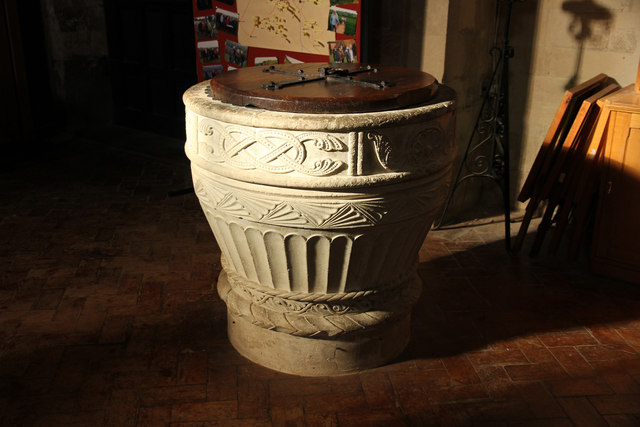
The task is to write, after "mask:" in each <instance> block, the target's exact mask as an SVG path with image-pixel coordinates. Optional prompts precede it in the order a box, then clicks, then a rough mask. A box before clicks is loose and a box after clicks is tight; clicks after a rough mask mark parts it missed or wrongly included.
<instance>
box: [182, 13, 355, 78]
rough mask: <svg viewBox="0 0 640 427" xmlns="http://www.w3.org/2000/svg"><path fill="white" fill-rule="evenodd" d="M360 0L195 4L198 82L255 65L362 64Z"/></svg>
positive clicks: (194, 19) (194, 24)
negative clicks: (360, 61) (306, 63)
mask: <svg viewBox="0 0 640 427" xmlns="http://www.w3.org/2000/svg"><path fill="white" fill-rule="evenodd" d="M361 11H362V10H361V4H360V0H193V28H194V34H195V40H196V61H197V64H196V65H197V70H198V81H203V80H208V79H210V78H212V77H213V76H215V75H216V74H218V73H221V72H224V71H229V70H234V69H237V68H241V67H251V66H255V65H259V66H267V65H273V64H285V63H303V62H331V63H353V62H359V58H360V55H361V50H360V49H361V46H360V40H361V35H360V34H361V22H362V17H361Z"/></svg>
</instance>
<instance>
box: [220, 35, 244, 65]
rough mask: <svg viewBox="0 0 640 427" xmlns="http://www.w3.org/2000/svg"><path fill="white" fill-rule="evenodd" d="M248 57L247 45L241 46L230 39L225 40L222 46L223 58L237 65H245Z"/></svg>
mask: <svg viewBox="0 0 640 427" xmlns="http://www.w3.org/2000/svg"><path fill="white" fill-rule="evenodd" d="M248 57H249V47H247V46H243V45H241V44H240V43H236V42H234V41H231V40H227V41H226V42H225V46H224V60H225V61H226V62H230V63H232V64H233V65H235V66H237V67H246V66H247V58H248Z"/></svg>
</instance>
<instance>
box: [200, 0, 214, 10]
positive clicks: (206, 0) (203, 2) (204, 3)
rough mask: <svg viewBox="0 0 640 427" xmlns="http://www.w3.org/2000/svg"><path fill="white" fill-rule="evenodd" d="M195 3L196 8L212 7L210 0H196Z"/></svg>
mask: <svg viewBox="0 0 640 427" xmlns="http://www.w3.org/2000/svg"><path fill="white" fill-rule="evenodd" d="M196 4H197V6H198V10H207V9H211V8H212V7H213V6H212V5H211V0H198V1H197V2H196Z"/></svg>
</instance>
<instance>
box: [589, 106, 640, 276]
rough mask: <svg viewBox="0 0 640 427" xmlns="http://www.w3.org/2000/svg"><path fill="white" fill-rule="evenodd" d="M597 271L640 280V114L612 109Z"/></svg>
mask: <svg viewBox="0 0 640 427" xmlns="http://www.w3.org/2000/svg"><path fill="white" fill-rule="evenodd" d="M609 126H610V129H609V133H608V136H607V148H606V157H605V164H604V166H605V170H604V173H605V175H604V180H603V188H602V190H601V192H600V195H601V197H600V202H599V205H600V214H599V217H598V221H597V226H596V241H595V242H594V244H595V247H594V258H593V267H594V270H595V271H599V272H602V273H606V274H610V275H613V276H615V277H619V278H622V279H625V280H629V281H633V282H640V114H632V113H628V112H616V111H613V112H612V113H611V117H610V122H609Z"/></svg>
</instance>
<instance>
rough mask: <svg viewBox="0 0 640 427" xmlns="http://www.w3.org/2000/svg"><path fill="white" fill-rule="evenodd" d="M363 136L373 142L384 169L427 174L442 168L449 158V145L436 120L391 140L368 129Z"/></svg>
mask: <svg viewBox="0 0 640 427" xmlns="http://www.w3.org/2000/svg"><path fill="white" fill-rule="evenodd" d="M366 139H367V140H368V141H369V142H370V143H371V144H372V145H373V147H374V149H375V153H376V156H377V158H378V161H379V163H380V165H382V167H384V168H385V169H386V170H388V171H394V172H400V171H410V172H418V173H427V172H433V171H437V170H439V169H442V168H443V167H445V166H446V165H447V164H449V162H450V161H451V159H450V157H451V147H450V146H449V143H448V140H447V137H446V134H445V132H444V130H443V129H442V127H441V126H440V125H439V124H438V123H431V124H429V126H428V127H427V128H424V129H421V130H419V131H417V132H415V133H413V134H411V135H410V136H409V137H404V138H396V139H394V140H393V141H392V139H391V137H389V136H388V135H384V134H381V133H376V132H368V133H367V134H366Z"/></svg>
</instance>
